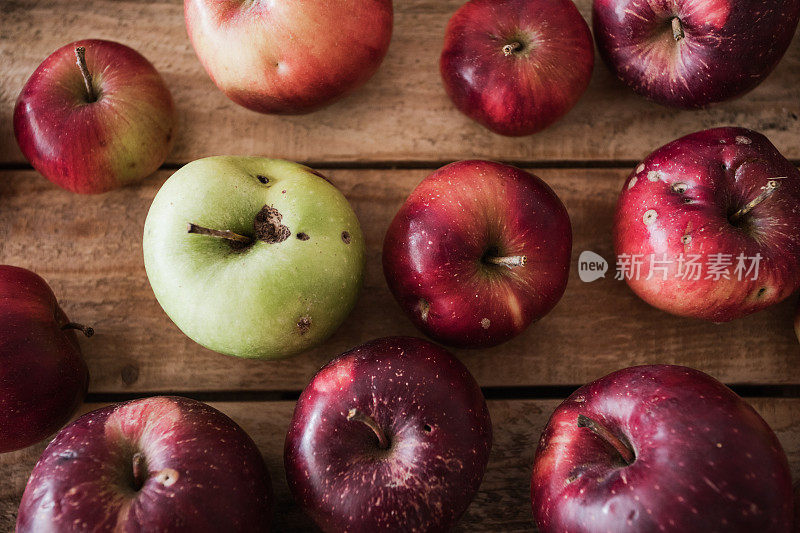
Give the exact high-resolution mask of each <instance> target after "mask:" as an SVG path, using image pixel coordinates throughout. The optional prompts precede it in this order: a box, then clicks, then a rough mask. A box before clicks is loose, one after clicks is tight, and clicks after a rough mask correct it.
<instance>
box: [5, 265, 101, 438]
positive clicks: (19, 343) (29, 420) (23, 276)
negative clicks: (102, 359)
mask: <svg viewBox="0 0 800 533" xmlns="http://www.w3.org/2000/svg"><path fill="white" fill-rule="evenodd" d="M75 329H80V330H83V332H84V333H85V334H86V336H87V337H89V336H91V335H92V333H93V330H92V328H89V327H86V326H82V325H80V324H76V323H74V322H70V321H69V319H68V318H67V316H66V315H65V314H64V312H63V311H62V310H61V308H60V307H59V306H58V302H57V301H56V297H55V295H54V294H53V291H52V290H50V287H49V286H48V285H47V282H45V281H44V280H43V279H42V278H40V277H39V276H37V275H36V274H34V273H33V272H31V271H30V270H25V269H24V268H19V267H13V266H7V265H0V453H3V452H10V451H12V450H19V449H21V448H25V447H27V446H30V445H31V444H35V443H37V442H39V441H40V440H43V439H45V438H46V437H48V436H50V435H51V434H53V433H54V432H55V431H56V430H58V429H59V428H60V427H61V426H63V425H64V424H65V423H66V422H67V420H69V418H70V417H71V416H72V414H73V413H74V412H75V410H76V409H77V408H78V406H80V404H81V402H82V401H83V397H84V395H85V394H86V388H87V386H88V384H89V371H88V369H87V368H86V363H85V362H84V360H83V357H82V356H81V349H80V346H78V339H77V338H76V336H75V331H74V330H75Z"/></svg>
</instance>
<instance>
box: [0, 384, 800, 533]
mask: <svg viewBox="0 0 800 533" xmlns="http://www.w3.org/2000/svg"><path fill="white" fill-rule="evenodd" d="M558 403H559V402H558V401H557V400H509V401H490V402H489V410H490V412H491V416H492V422H493V426H494V433H495V441H494V446H493V448H492V455H491V458H490V460H489V466H488V468H487V471H486V475H485V477H484V480H483V483H482V485H481V488H480V492H479V493H478V495H477V496H476V498H475V500H474V501H473V503H472V505H471V506H470V507H469V509H468V510H467V513H466V515H465V516H464V518H463V519H462V520H461V523H460V524H459V527H458V531H464V532H466V531H470V532H484V531H486V532H489V531H504V532H507V533H511V532H517V531H532V530H533V525H532V521H531V513H530V468H531V465H532V464H533V454H534V451H535V448H536V444H537V441H538V439H539V434H540V433H541V430H542V429H543V428H544V426H545V425H546V424H547V419H548V418H549V416H550V413H552V411H553V409H555V407H556V406H557V405H558ZM750 403H751V404H752V405H753V407H755V408H756V410H757V411H759V413H760V414H761V416H763V417H764V419H765V420H766V421H767V422H768V423H769V424H770V426H771V427H772V428H773V430H774V431H775V432H776V434H777V435H778V438H779V439H780V441H781V444H782V445H783V448H784V450H785V451H786V453H787V455H788V457H789V463H790V465H791V469H792V474H793V477H794V478H795V479H797V478H798V476H800V421H799V420H798V419H797V416H796V415H797V412H798V411H799V410H800V400H796V399H794V400H788V399H768V398H760V399H753V400H750ZM212 405H214V407H216V408H217V409H220V410H221V411H223V412H224V413H226V414H228V415H229V416H230V417H232V418H233V419H234V420H236V421H237V422H238V423H239V424H240V425H241V426H242V427H243V428H244V429H245V430H246V431H247V432H248V433H249V434H250V436H252V437H253V440H255V442H256V444H257V445H258V447H259V449H260V450H261V452H262V454H263V455H264V459H265V460H266V462H267V465H268V467H269V470H270V474H271V475H272V483H273V487H274V489H275V494H276V501H277V512H276V516H275V521H274V523H273V525H274V530H275V531H281V532H284V531H285V532H294V531H297V532H301V531H309V530H313V527H312V523H311V522H310V520H309V519H308V518H307V517H306V516H305V515H303V513H302V511H301V510H300V509H299V508H298V507H297V506H296V505H294V503H293V502H292V499H291V496H290V495H289V492H288V487H287V486H286V480H285V475H284V470H283V440H284V437H285V435H286V429H287V427H288V425H289V420H290V419H291V416H292V410H293V409H294V405H293V403H292V402H237V403H215V404H212ZM98 407H100V406H99V405H86V406H84V411H88V410H91V409H95V408H98ZM44 447H45V444H44V443H43V444H39V445H36V446H32V447H31V448H28V449H26V450H22V451H19V452H14V453H9V454H5V455H0V471H2V472H3V475H4V476H3V477H4V479H3V482H2V483H0V531H11V530H12V529H13V524H14V521H15V519H16V518H15V517H16V510H17V506H18V505H19V500H20V498H21V496H22V491H23V490H24V488H25V483H26V482H27V477H28V474H29V473H30V470H31V469H32V468H33V465H35V464H36V461H37V460H38V458H39V455H40V454H41V452H42V450H43V449H44Z"/></svg>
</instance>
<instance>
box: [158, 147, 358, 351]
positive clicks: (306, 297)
mask: <svg viewBox="0 0 800 533" xmlns="http://www.w3.org/2000/svg"><path fill="white" fill-rule="evenodd" d="M261 179H263V180H265V181H266V183H262V181H260V180H261ZM268 207H269V208H274V209H276V210H277V212H278V216H279V217H280V224H281V226H282V227H283V228H285V229H283V230H282V231H285V232H286V234H285V235H282V236H281V237H280V238H284V239H285V240H281V241H279V242H268V241H266V240H261V239H257V240H256V241H255V242H254V244H252V246H250V247H245V248H244V249H237V248H235V247H233V246H231V244H230V243H229V242H228V241H226V240H224V239H218V238H214V237H210V236H206V235H196V234H191V233H188V232H187V226H188V224H190V223H194V224H199V225H201V226H203V227H206V228H211V229H215V230H228V231H233V232H236V233H238V234H240V235H243V236H248V237H254V236H255V235H257V231H256V225H257V223H256V220H257V218H258V215H259V213H261V212H263V211H264V209H265V208H268ZM364 260H365V252H364V237H363V235H362V233H361V228H360V226H359V224H358V219H357V218H356V215H355V213H354V212H353V210H352V208H351V207H350V204H348V202H347V199H346V198H345V197H344V196H343V195H342V193H341V192H339V190H338V189H337V188H336V187H334V186H333V185H332V184H331V183H330V182H329V181H327V179H326V178H324V176H322V175H321V174H318V173H317V172H315V171H313V170H311V169H310V168H308V167H305V166H302V165H298V164H297V163H292V162H290V161H283V160H277V159H265V158H259V157H222V156H220V157H209V158H205V159H200V160H197V161H194V162H192V163H189V164H188V165H186V166H184V167H183V168H181V169H180V170H178V171H177V172H176V173H175V174H173V175H172V176H171V177H170V178H169V179H168V180H167V181H166V183H164V185H163V186H162V187H161V190H160V191H159V192H158V194H157V195H156V197H155V199H154V200H153V204H152V205H151V207H150V212H149V213H148V215H147V220H146V221H145V226H144V264H145V268H146V270H147V277H148V279H149V280H150V285H151V286H152V288H153V292H154V293H155V295H156V298H157V299H158V301H159V303H160V304H161V306H162V307H163V308H164V311H165V312H166V313H167V315H169V317H170V318H171V319H172V320H173V322H175V324H176V325H177V326H178V327H179V328H180V329H181V330H182V331H183V332H184V333H185V334H186V335H187V336H189V337H190V338H191V339H193V340H194V341H196V342H198V343H200V344H202V345H203V346H206V347H207V348H210V349H212V350H214V351H217V352H220V353H223V354H227V355H235V356H239V357H247V358H262V359H274V358H279V357H288V356H290V355H293V354H296V353H299V352H301V351H304V350H307V349H309V348H311V347H313V346H316V345H317V344H319V343H321V342H322V341H324V340H325V339H326V338H328V337H329V336H330V335H332V334H333V332H334V331H335V330H336V329H337V328H338V327H339V325H340V324H341V323H342V322H343V321H344V319H345V318H346V317H347V315H348V314H350V311H351V310H352V309H353V306H354V305H355V303H356V300H357V298H358V293H359V290H360V288H361V283H362V279H363V276H364Z"/></svg>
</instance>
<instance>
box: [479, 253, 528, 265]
mask: <svg viewBox="0 0 800 533" xmlns="http://www.w3.org/2000/svg"><path fill="white" fill-rule="evenodd" d="M484 261H486V262H487V263H490V264H492V265H498V266H504V267H508V268H514V267H521V266H525V263H527V262H528V258H527V257H526V256H524V255H512V256H508V257H492V256H489V257H486V258H485V259H484Z"/></svg>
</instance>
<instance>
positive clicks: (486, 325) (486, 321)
mask: <svg viewBox="0 0 800 533" xmlns="http://www.w3.org/2000/svg"><path fill="white" fill-rule="evenodd" d="M491 325H492V321H491V320H489V319H488V318H484V319H482V320H481V327H482V328H483V329H489V326H491Z"/></svg>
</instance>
